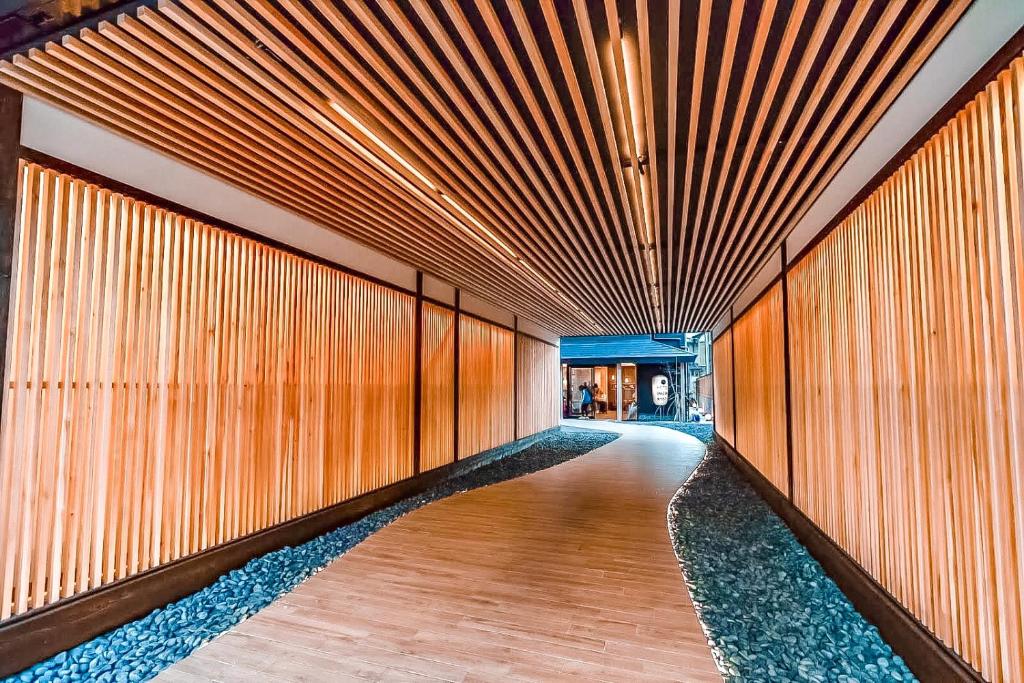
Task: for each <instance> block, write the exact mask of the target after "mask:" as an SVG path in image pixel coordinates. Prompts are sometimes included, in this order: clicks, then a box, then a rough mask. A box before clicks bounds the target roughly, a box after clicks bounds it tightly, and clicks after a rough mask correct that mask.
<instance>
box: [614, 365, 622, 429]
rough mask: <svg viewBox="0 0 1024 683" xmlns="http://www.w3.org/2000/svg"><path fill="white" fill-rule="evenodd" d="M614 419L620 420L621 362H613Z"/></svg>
mask: <svg viewBox="0 0 1024 683" xmlns="http://www.w3.org/2000/svg"><path fill="white" fill-rule="evenodd" d="M615 420H616V421H617V422H622V363H616V364H615Z"/></svg>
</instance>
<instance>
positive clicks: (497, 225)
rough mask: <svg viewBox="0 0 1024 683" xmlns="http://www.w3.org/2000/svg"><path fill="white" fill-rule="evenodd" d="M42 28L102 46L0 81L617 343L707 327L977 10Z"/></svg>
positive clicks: (740, 10)
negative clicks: (619, 337)
mask: <svg viewBox="0 0 1024 683" xmlns="http://www.w3.org/2000/svg"><path fill="white" fill-rule="evenodd" d="M30 4H32V5H34V6H38V7H41V6H45V5H56V6H59V7H60V8H62V9H61V12H60V13H57V12H56V11H55V14H54V17H55V18H54V19H53V21H54V22H57V23H55V24H50V25H49V26H50V27H49V28H47V29H45V30H53V28H54V27H56V26H60V25H66V24H72V23H73V22H74V21H78V20H81V19H83V18H84V19H86V21H89V19H88V18H87V15H88V16H92V17H93V18H92V23H93V24H94V25H93V26H91V27H89V28H86V30H84V31H79V30H78V28H77V27H75V29H74V30H72V31H71V32H72V33H73V34H74V35H73V36H72V37H66V38H64V39H63V40H61V39H60V38H59V36H55V37H53V42H51V43H48V44H45V45H43V44H38V45H37V47H39V48H41V49H35V50H32V51H30V52H25V53H24V54H20V55H17V56H14V57H12V58H11V59H10V60H9V61H7V62H0V80H2V81H3V82H4V83H6V84H8V85H10V86H13V87H15V88H19V89H21V90H24V91H26V92H29V93H32V94H35V95H37V96H39V97H43V98H45V99H47V100H50V101H52V102H54V103H56V104H58V105H59V106H62V107H65V108H67V109H70V110H72V111H73V112H75V113H78V114H81V115H83V116H86V117H89V118H92V119H94V120H96V121H98V122H99V123H101V124H103V125H106V126H108V127H110V128H113V129H114V130H116V131H118V132H120V133H123V134H125V135H128V136H131V137H133V138H136V139H138V140H140V141H142V142H144V143H145V144H148V145H151V146H154V147H156V148H158V149H160V150H162V151H164V152H166V153H168V154H170V155H172V156H174V157H176V158H179V159H182V160H184V161H186V162H188V163H191V164H194V165H196V166H198V167H200V168H202V169H204V170H206V171H208V172H210V173H214V174H216V175H218V176H220V177H223V178H225V179H226V180H228V181H230V182H233V183H235V184H238V185H240V186H242V187H244V188H245V189H247V190H249V191H251V192H253V193H255V194H257V195H260V196H262V197H264V198H266V199H268V200H269V201H272V202H276V203H278V204H280V205H282V206H284V207H286V208H288V209H291V210H293V211H295V212H297V213H300V214H302V215H304V216H306V217H308V218H310V219H311V220H315V221H317V222H319V223H321V224H323V225H326V226H328V227H330V228H332V229H335V230H337V231H339V232H341V233H343V234H345V235H346V236H348V237H351V238H354V239H357V240H359V241H361V242H364V243H366V244H367V245H369V246H371V247H374V248H376V249H379V250H381V251H383V252H385V253H388V254H391V255H392V256H395V257H397V258H400V259H402V260H403V261H406V262H408V263H410V264H412V265H414V266H416V267H417V268H421V269H423V270H424V271H426V272H430V273H433V274H435V275H438V276H439V277H442V278H444V279H446V280H448V281H450V282H451V283H453V284H455V285H457V286H460V287H462V288H463V289H465V290H467V291H469V292H472V293H474V294H477V295H478V296H481V297H483V298H485V299H488V300H490V301H492V302H494V303H497V304H499V305H503V306H505V307H507V308H510V309H511V310H513V311H514V312H516V313H518V314H521V315H524V316H527V317H530V318H532V319H534V320H536V321H537V322H540V323H542V324H545V325H547V326H548V327H550V329H552V330H553V331H556V332H559V333H565V334H593V333H607V334H612V333H621V334H628V333H647V332H653V331H675V330H696V329H707V328H709V327H710V326H711V325H712V324H713V323H714V322H715V321H716V319H717V318H718V317H719V316H720V315H721V314H722V313H723V312H724V311H725V310H726V309H727V307H728V306H729V305H730V304H731V303H732V301H734V299H735V298H736V296H737V295H738V294H739V293H740V292H741V291H742V289H743V287H744V286H745V285H746V283H748V282H749V281H750V279H751V278H752V276H753V275H754V274H755V273H756V272H757V270H758V269H759V268H760V267H761V266H762V265H763V264H764V262H765V260H766V259H767V258H769V256H770V255H771V253H772V252H773V251H774V250H775V249H776V248H777V247H778V245H779V243H780V242H781V240H782V238H783V237H784V236H785V234H786V233H787V232H788V231H789V230H790V229H791V228H792V227H793V225H795V224H796V222H797V221H798V220H799V218H800V217H801V216H802V214H803V212H805V211H806V209H807V208H808V207H809V206H810V204H811V202H813V200H814V199H815V198H816V197H817V196H818V194H819V193H820V192H821V190H822V189H823V187H824V186H825V184H826V183H827V182H828V181H829V180H830V179H831V178H832V177H833V176H834V175H835V173H836V172H837V171H838V169H839V168H840V167H841V165H842V164H843V163H844V162H845V160H846V159H847V158H848V157H849V155H850V154H851V153H852V152H853V151H854V150H855V149H856V147H857V146H858V145H859V144H860V141H861V140H863V138H864V136H865V135H866V134H867V133H868V131H870V130H871V128H872V127H873V126H874V124H875V122H876V121H877V120H878V118H879V117H880V116H881V115H882V114H883V113H884V111H885V110H886V108H887V107H888V106H889V105H890V104H891V103H892V101H893V100H894V99H895V98H896V96H897V95H898V94H899V92H900V91H901V90H902V88H903V87H904V86H905V85H906V83H907V82H908V81H909V80H910V78H911V77H912V76H913V74H914V73H915V71H916V69H917V68H918V66H920V64H921V63H923V62H924V60H925V59H926V58H927V56H928V55H929V54H930V53H931V51H932V50H934V49H935V47H936V46H937V45H938V43H939V42H940V41H941V40H942V38H943V37H944V36H945V35H946V33H947V32H948V31H949V29H950V28H951V27H952V26H953V24H954V23H955V22H956V21H957V19H958V18H959V17H960V15H961V14H962V13H963V11H964V10H965V9H966V8H967V6H968V5H969V4H970V3H969V0H907V1H906V2H899V3H893V2H889V0H827V1H826V0H797V1H794V2H790V1H786V0H761V1H759V2H748V1H745V0H694V1H692V2H690V1H683V0H557V1H556V0H544V1H542V2H532V1H531V2H527V0H464V1H461V2H452V1H446V2H442V1H441V0H411V1H409V2H397V1H396V0H152V1H147V2H143V3H129V4H128V5H124V9H126V10H130V12H129V13H128V14H127V15H126V16H123V17H120V18H119V19H116V20H114V19H111V20H110V21H102V19H103V17H104V15H103V14H102V13H103V12H109V10H110V7H109V6H110V5H112V4H118V3H110V2H102V3H101V2H98V1H97V2H94V3H93V4H91V5H87V4H86V3H81V5H79V4H78V3H71V2H63V3H60V2H50V3H45V2H35V3H30ZM138 5H144V6H143V7H142V8H141V9H138V7H137V6H138ZM67 6H77V9H74V8H72V9H68V8H67ZM27 9H28V8H25V10H27ZM89 12H94V13H95V12H100V13H101V14H98V15H97V14H92V15H89V14H88V13H89ZM17 16H19V17H23V18H24V17H29V16H31V12H30V11H29V13H28V14H25V13H24V11H23V12H20V13H19V14H18V15H17ZM106 16H107V17H109V16H110V15H109V14H108V15H106ZM57 17H59V18H57ZM97 17H99V19H97ZM42 30H43V29H40V30H39V31H36V33H34V34H32V35H33V37H31V38H28V40H37V41H38V40H39V36H40V32H41V31H42ZM19 40H21V39H19Z"/></svg>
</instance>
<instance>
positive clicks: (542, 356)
mask: <svg viewBox="0 0 1024 683" xmlns="http://www.w3.org/2000/svg"><path fill="white" fill-rule="evenodd" d="M516 343H517V344H518V345H519V350H518V354H519V368H518V370H517V372H518V377H516V382H517V386H518V387H519V396H518V400H517V401H516V411H517V413H516V419H517V420H518V425H519V429H518V434H519V437H520V438H522V437H524V436H529V435H531V434H536V433H537V432H542V431H544V430H545V429H550V428H552V427H557V426H558V421H559V419H560V418H561V414H560V413H561V411H560V410H559V409H560V407H561V404H562V392H561V388H560V384H561V367H562V366H561V362H560V361H559V356H558V348H557V347H555V346H552V345H551V344H547V343H545V342H542V341H540V340H538V339H533V338H532V337H527V336H526V335H523V334H520V335H518V339H517V341H516Z"/></svg>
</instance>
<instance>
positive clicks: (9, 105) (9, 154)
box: [0, 85, 22, 494]
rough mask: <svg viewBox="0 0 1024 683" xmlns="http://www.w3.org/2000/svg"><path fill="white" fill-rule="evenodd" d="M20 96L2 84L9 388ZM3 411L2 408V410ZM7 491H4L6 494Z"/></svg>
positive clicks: (2, 240)
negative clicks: (9, 339) (9, 341)
mask: <svg viewBox="0 0 1024 683" xmlns="http://www.w3.org/2000/svg"><path fill="white" fill-rule="evenodd" d="M21 100H22V97H21V93H20V92H18V91H17V90H12V89H11V88H8V87H6V86H2V85H0V363H4V365H3V366H0V380H2V383H0V386H5V387H6V386H7V377H6V372H7V366H6V359H7V325H8V315H9V312H10V303H11V276H12V271H13V269H14V240H15V236H16V235H17V230H18V227H17V216H16V214H17V212H18V153H19V150H20V148H21ZM0 410H2V407H0ZM6 493H7V492H5V494H6Z"/></svg>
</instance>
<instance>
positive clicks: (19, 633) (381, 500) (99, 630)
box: [0, 427, 559, 678]
mask: <svg viewBox="0 0 1024 683" xmlns="http://www.w3.org/2000/svg"><path fill="white" fill-rule="evenodd" d="M558 430H559V428H558V427H553V428H551V429H547V430H545V431H543V432H538V433H537V434H532V435H530V436H526V437H523V438H521V439H518V440H516V441H513V442H511V443H508V444H505V445H503V446H498V447H496V448H492V449H490V450H487V451H484V452H482V453H478V454H476V455H474V456H471V457H468V458H466V459H465V460H459V461H457V462H453V463H451V464H448V465H444V466H442V467H438V468H436V469H432V470H428V471H426V472H423V473H421V474H419V475H417V476H414V477H411V478H409V479H405V480H403V481H400V482H396V483H394V484H391V485H389V486H385V487H384V488H381V489H377V490H376V491H371V492H369V493H365V494H363V495H361V496H359V497H358V498H353V499H352V500H348V501H345V502H343V503H338V504H337V505H333V506H331V507H328V508H324V509H323V510H318V511H317V512H312V513H310V514H308V515H304V516H302V517H298V518H296V519H293V520H290V521H287V522H283V523H281V524H278V525H276V526H273V527H270V528H269V529H264V530H263V531H258V532H256V533H254V534H250V535H249V536H246V537H244V538H240V539H238V540H235V541H231V542H229V543H225V544H223V545H219V546H216V547H214V548H209V549H207V550H204V551H203V552H200V553H196V554H194V555H189V556H188V557H183V558H181V559H179V560H175V561H174V562H170V563H168V564H166V565H163V566H160V567H155V568H153V569H150V570H148V571H145V572H142V573H141V574H137V575H135V576H131V577H128V578H126V579H122V580H121V581H117V582H115V583H111V584H108V585H106V586H100V587H99V588H96V589H94V590H90V591H87V592H85V593H81V594H79V595H76V596H74V597H71V598H68V599H66V600H61V601H59V602H56V603H53V604H52V605H47V606H45V607H40V608H39V609H37V610H32V611H31V612H26V613H25V614H22V615H19V616H16V617H13V618H11V619H8V620H7V621H5V622H3V623H0V678H3V677H5V676H10V675H12V674H15V673H18V672H19V671H21V670H23V669H25V668H27V667H30V666H32V665H33V664H35V663H37V662H41V661H43V660H44V659H47V658H49V657H52V656H53V655H55V654H57V653H58V652H63V651H64V650H67V649H69V648H72V647H75V646H76V645H79V644H81V643H84V642H86V641H88V640H91V639H92V638H95V637H96V636H98V635H101V634H103V633H106V632H107V631H110V630H112V629H115V628H117V627H119V626H122V625H124V624H126V623H128V622H130V621H134V620H135V619H139V618H141V617H144V616H145V615H147V614H149V613H150V612H152V611H153V610H154V609H156V608H158V607H162V606H164V605H166V604H168V603H171V602H174V601H176V600H180V599H181V598H184V597H185V596H187V595H190V594H192V593H195V592H196V591H198V590H201V589H202V588H205V587H206V586H209V585H210V584H212V583H213V582H214V581H216V580H217V578H218V577H220V576H221V575H223V574H226V573H227V572H229V571H231V570H233V569H238V568H239V567H241V566H243V565H245V563H247V562H248V561H249V560H251V559H253V558H254V557H258V556H260V555H264V554H266V553H269V552H273V551H274V550H279V549H281V548H283V547H285V546H294V545H298V544H301V543H305V542H306V541H309V540H312V539H313V538H316V537H317V536H320V535H322V534H325V533H327V532H328V531H331V530H333V529H336V528H338V527H340V526H344V525H346V524H351V523H353V522H355V521H357V520H359V519H361V518H362V517H365V516H366V515H368V514H371V513H373V512H375V511H377V510H380V509H383V508H385V507H388V506H389V505H393V504H394V503H397V502H398V501H400V500H402V499H404V498H408V497H410V496H415V495H417V494H420V493H423V492H424V491H427V490H428V489H430V488H432V487H434V486H436V485H438V484H440V483H442V482H444V481H446V480H448V479H451V478H453V477H457V476H459V475H462V474H465V473H467V472H469V471H470V470H473V469H476V468H477V467H480V466H482V465H487V464H489V463H491V462H494V461H495V460H497V459H499V458H501V457H505V456H507V455H509V454H511V453H517V452H519V451H521V450H523V449H525V448H528V447H529V446H532V445H533V444H535V443H536V442H538V441H540V440H541V439H543V438H544V437H546V436H550V435H552V434H554V433H555V432H557V431H558Z"/></svg>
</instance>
